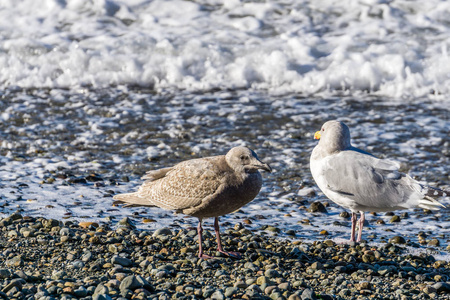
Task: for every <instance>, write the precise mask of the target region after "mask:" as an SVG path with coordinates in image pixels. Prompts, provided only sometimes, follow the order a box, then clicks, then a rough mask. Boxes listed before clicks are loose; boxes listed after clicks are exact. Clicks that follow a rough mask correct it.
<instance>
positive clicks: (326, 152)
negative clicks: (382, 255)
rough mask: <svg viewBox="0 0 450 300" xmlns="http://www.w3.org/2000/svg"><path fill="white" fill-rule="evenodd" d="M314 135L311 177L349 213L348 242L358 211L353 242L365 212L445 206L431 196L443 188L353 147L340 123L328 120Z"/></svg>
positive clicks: (442, 192) (359, 239)
mask: <svg viewBox="0 0 450 300" xmlns="http://www.w3.org/2000/svg"><path fill="white" fill-rule="evenodd" d="M314 138H315V139H319V143H318V144H317V146H316V147H315V148H314V150H313V152H312V154H311V159H310V168H311V173H312V176H313V177H314V180H315V181H316V183H317V185H318V186H319V188H320V189H321V190H322V192H323V193H324V194H325V195H326V196H327V197H328V198H329V199H330V200H332V201H333V202H335V203H336V204H338V205H340V206H342V207H344V208H346V209H349V210H350V211H351V212H352V233H351V238H350V241H355V229H356V221H357V220H356V219H357V215H356V214H357V213H358V212H359V213H360V214H361V215H360V219H359V230H358V238H357V239H356V241H357V242H359V241H361V235H362V229H363V225H364V220H365V216H364V212H366V211H375V212H385V211H394V210H398V209H408V208H413V207H421V208H425V209H430V210H438V209H440V207H445V206H444V205H442V204H440V203H439V202H437V201H436V200H434V199H433V198H435V197H440V196H446V192H445V191H442V190H440V189H436V188H433V187H430V186H426V185H423V184H420V183H419V182H417V181H416V180H414V179H412V178H411V177H410V176H409V175H407V174H404V173H401V172H399V170H398V169H399V164H398V163H396V162H393V161H390V160H386V159H379V158H376V157H375V156H373V155H372V154H370V153H367V152H365V151H363V150H360V149H358V148H355V147H353V146H352V145H351V143H350V130H349V129H348V127H347V125H345V124H344V123H342V122H339V121H328V122H326V123H325V124H323V126H322V128H321V130H320V131H317V132H316V133H315V135H314Z"/></svg>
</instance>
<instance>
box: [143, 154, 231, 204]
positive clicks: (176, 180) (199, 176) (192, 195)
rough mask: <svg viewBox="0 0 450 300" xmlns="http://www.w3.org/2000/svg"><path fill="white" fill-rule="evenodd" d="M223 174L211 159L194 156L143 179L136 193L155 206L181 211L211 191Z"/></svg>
mask: <svg viewBox="0 0 450 300" xmlns="http://www.w3.org/2000/svg"><path fill="white" fill-rule="evenodd" d="M224 177H225V173H224V172H223V171H222V170H220V168H219V167H218V166H217V165H216V164H215V163H214V160H210V159H194V160H189V161H184V162H181V163H179V164H177V165H175V166H174V167H172V168H171V169H170V170H168V171H167V172H166V173H165V176H164V177H162V178H160V179H158V180H153V179H151V180H148V181H146V182H145V183H144V184H143V185H142V186H141V187H140V188H139V191H138V192H137V194H138V195H139V197H142V198H145V199H149V201H150V202H151V203H152V204H154V205H156V206H159V207H162V208H165V209H175V210H181V209H185V208H190V207H195V206H197V205H200V204H201V202H202V201H203V199H205V197H208V196H211V195H213V194H215V192H216V191H217V189H218V188H219V187H220V185H221V184H222V182H223V180H224Z"/></svg>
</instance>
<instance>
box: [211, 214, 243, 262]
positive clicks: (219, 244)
mask: <svg viewBox="0 0 450 300" xmlns="http://www.w3.org/2000/svg"><path fill="white" fill-rule="evenodd" d="M214 231H215V232H216V238H217V250H218V251H219V252H220V253H223V254H225V255H227V256H231V257H236V258H240V257H241V254H240V253H239V252H228V251H225V250H223V248H222V241H221V240H220V228H219V217H215V218H214Z"/></svg>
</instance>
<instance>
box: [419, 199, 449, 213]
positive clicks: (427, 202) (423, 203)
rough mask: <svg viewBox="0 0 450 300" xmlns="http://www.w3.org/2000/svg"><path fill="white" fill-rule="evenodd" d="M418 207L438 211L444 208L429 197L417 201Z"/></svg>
mask: <svg viewBox="0 0 450 300" xmlns="http://www.w3.org/2000/svg"><path fill="white" fill-rule="evenodd" d="M418 207H420V208H425V209H429V210H439V209H441V207H445V205H443V204H442V203H439V202H438V201H436V200H434V199H433V198H431V197H430V196H425V197H424V198H423V199H421V200H420V201H419V205H418Z"/></svg>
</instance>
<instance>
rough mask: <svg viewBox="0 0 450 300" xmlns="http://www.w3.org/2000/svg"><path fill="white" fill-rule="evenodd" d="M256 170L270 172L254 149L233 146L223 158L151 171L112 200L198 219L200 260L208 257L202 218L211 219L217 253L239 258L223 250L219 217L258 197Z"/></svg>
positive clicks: (257, 173)
mask: <svg viewBox="0 0 450 300" xmlns="http://www.w3.org/2000/svg"><path fill="white" fill-rule="evenodd" d="M259 169H262V170H265V171H268V172H271V171H272V169H271V168H270V166H269V165H268V164H265V163H263V162H261V161H260V160H259V159H258V156H257V155H256V153H255V152H254V151H253V150H251V149H249V148H247V147H234V148H232V149H231V150H230V151H229V152H228V153H227V154H226V155H219V156H212V157H205V158H198V159H191V160H187V161H183V162H180V163H178V164H176V165H175V166H173V167H169V168H163V169H159V170H154V171H150V172H148V173H147V174H146V175H145V176H144V177H143V179H146V181H145V182H144V183H143V184H142V186H141V187H140V188H139V190H138V191H137V192H135V193H130V194H120V195H116V196H114V199H115V200H119V201H120V202H125V203H128V204H129V206H158V207H161V208H164V209H168V210H175V211H176V212H179V213H183V214H186V215H189V216H193V217H197V218H198V220H199V222H198V228H197V230H198V241H199V253H198V256H199V257H200V258H211V257H210V256H208V255H205V254H203V248H202V231H203V229H202V219H203V218H209V217H214V230H215V232H216V238H217V249H218V251H219V252H221V253H224V254H226V255H228V256H239V253H237V252H226V251H224V250H223V248H222V243H221V241H220V231H219V216H223V215H226V214H229V213H231V212H233V211H235V210H237V209H239V208H241V207H242V206H244V205H245V204H247V203H249V202H250V201H252V200H253V199H254V198H255V197H256V195H258V193H259V190H260V189H261V186H262V176H261V174H260V173H259V171H258V170H259Z"/></svg>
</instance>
